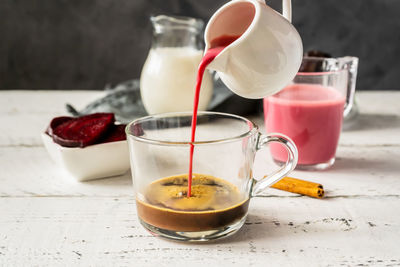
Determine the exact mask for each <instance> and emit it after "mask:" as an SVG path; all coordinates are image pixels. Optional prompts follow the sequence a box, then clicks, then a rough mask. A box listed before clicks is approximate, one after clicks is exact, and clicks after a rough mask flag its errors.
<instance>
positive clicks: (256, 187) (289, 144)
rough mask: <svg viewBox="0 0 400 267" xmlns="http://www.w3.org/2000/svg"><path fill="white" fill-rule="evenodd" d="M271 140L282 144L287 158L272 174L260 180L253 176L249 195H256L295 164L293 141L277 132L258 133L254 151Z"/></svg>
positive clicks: (280, 177) (290, 169)
mask: <svg viewBox="0 0 400 267" xmlns="http://www.w3.org/2000/svg"><path fill="white" fill-rule="evenodd" d="M271 142H276V143H280V144H282V145H283V146H284V147H285V148H286V151H287V152H288V159H287V161H286V163H285V165H283V166H282V167H281V168H280V169H279V170H276V171H275V172H273V173H272V174H270V175H268V176H265V177H264V178H262V179H261V180H255V179H254V178H253V185H252V190H251V196H253V197H254V196H257V195H259V194H260V193H261V192H262V191H264V190H265V189H266V188H267V187H268V186H270V185H272V184H274V183H276V182H278V181H279V180H280V179H282V178H283V177H285V176H287V175H288V174H289V172H291V171H292V170H293V169H294V168H295V167H296V164H297V148H296V145H295V144H294V142H293V141H292V140H291V139H290V138H289V137H287V136H285V135H283V134H278V133H271V134H268V135H263V134H259V137H258V142H257V147H256V151H258V150H260V149H261V148H263V147H265V146H267V145H268V144H269V143H271Z"/></svg>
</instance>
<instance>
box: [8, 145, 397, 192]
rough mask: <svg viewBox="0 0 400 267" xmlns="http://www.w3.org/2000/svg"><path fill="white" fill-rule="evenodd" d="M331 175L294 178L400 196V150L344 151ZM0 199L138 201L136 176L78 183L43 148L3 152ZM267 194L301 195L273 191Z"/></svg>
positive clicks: (265, 157)
mask: <svg viewBox="0 0 400 267" xmlns="http://www.w3.org/2000/svg"><path fill="white" fill-rule="evenodd" d="M337 156H338V160H337V162H336V164H335V165H334V166H333V167H332V168H331V169H329V170H326V171H320V172H305V171H295V172H293V173H292V174H291V176H293V177H297V178H300V179H304V180H310V181H314V182H318V183H321V184H323V185H324V187H325V189H326V195H327V196H328V197H329V196H352V195H354V196H358V195H362V196H387V195H400V193H399V192H400V182H399V181H400V162H399V159H400V147H397V148H393V147H382V148H376V147H359V148H357V149H354V148H353V147H340V148H339V150H338V152H337ZM269 158H270V156H269V152H268V150H267V149H266V150H262V151H260V154H259V155H258V156H257V157H256V163H255V170H254V175H255V177H257V178H258V177H261V176H263V175H266V174H268V173H271V172H272V170H273V169H275V168H277V166H276V165H275V164H274V163H272V162H271V161H270V159H269ZM0 184H1V186H0V196H3V197H4V196H116V197H118V196H132V193H133V189H132V185H131V178H130V174H129V173H127V174H126V175H124V176H119V177H114V178H108V179H101V180H95V181H91V182H86V183H78V182H75V181H74V180H72V179H71V178H69V176H68V175H66V174H64V173H63V171H62V170H61V169H59V168H58V167H57V166H56V165H55V164H54V163H53V162H52V161H51V159H50V158H49V156H48V155H47V152H46V151H45V149H44V148H43V147H0ZM265 194H266V195H278V196H296V195H294V194H291V193H286V192H281V191H279V190H276V189H268V190H267V191H266V192H265Z"/></svg>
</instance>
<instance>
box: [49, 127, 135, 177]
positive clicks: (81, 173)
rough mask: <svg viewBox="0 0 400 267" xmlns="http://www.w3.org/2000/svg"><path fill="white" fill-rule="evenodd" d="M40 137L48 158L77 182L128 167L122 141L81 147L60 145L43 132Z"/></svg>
mask: <svg viewBox="0 0 400 267" xmlns="http://www.w3.org/2000/svg"><path fill="white" fill-rule="evenodd" d="M42 140H43V143H44V146H45V147H46V149H47V152H48V153H49V154H50V157H51V158H52V159H53V160H54V161H55V162H56V163H57V165H59V166H60V167H61V168H62V169H64V170H65V171H66V172H67V173H68V174H69V175H70V176H72V177H73V178H74V179H76V180H77V181H88V180H93V179H98V178H105V177H110V176H116V175H121V174H124V173H126V172H127V171H128V170H129V168H130V166H129V152H128V143H127V141H126V140H124V141H117V142H109V143H104V144H96V145H91V146H87V147H84V148H80V147H63V146H60V145H59V144H56V143H54V142H53V139H52V138H51V137H50V136H49V135H47V134H46V133H42Z"/></svg>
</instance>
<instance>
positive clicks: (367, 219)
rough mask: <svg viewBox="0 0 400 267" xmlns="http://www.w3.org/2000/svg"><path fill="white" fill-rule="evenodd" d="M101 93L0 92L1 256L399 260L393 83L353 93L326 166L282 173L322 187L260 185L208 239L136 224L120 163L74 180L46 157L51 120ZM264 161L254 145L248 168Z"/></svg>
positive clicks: (399, 119)
mask: <svg viewBox="0 0 400 267" xmlns="http://www.w3.org/2000/svg"><path fill="white" fill-rule="evenodd" d="M101 95H102V92H88V91H74V92H71V91H57V92H52V91H37V92H30V91H6V92H0V215H1V216H0V266H205V265H210V266H216V265H218V266H400V245H399V239H400V212H399V210H400V105H398V103H399V102H400V92H399V93H396V92H378V91H376V92H361V93H359V94H358V104H359V107H360V112H361V113H360V115H359V117H358V120H357V121H356V122H355V123H354V125H353V127H352V128H351V129H350V130H347V131H344V132H343V133H342V136H341V139H340V145H339V148H338V151H337V161H336V163H335V165H334V166H333V167H332V168H331V169H329V170H327V171H324V172H304V171H295V172H293V173H292V175H291V176H293V177H298V178H301V179H306V180H310V181H315V182H318V183H321V184H323V185H324V188H325V189H326V198H324V199H322V200H319V199H311V198H308V197H302V196H298V195H295V194H291V193H287V192H281V191H278V190H276V189H268V190H266V191H265V192H264V196H263V197H258V198H254V199H252V201H251V204H250V210H249V216H248V219H247V221H246V224H245V225H244V227H243V228H242V229H241V230H240V231H239V232H238V233H237V234H236V235H234V236H232V237H229V238H227V239H224V240H221V241H217V242H213V243H208V244H184V243H177V242H170V241H166V240H164V239H160V238H157V237H154V236H152V235H151V234H149V233H148V232H146V231H145V230H144V228H143V227H142V226H141V225H140V223H139V221H138V219H137V215H136V208H135V203H134V197H133V189H132V182H131V178H130V173H127V174H125V175H122V176H118V177H113V178H109V179H101V180H95V181H91V182H86V183H78V182H75V181H73V180H72V179H71V178H70V177H68V176H67V175H66V174H64V173H63V172H62V170H60V169H59V168H58V167H57V166H55V165H54V163H53V162H52V161H51V160H50V158H49V156H48V154H47V152H46V151H45V149H44V147H43V146H42V143H41V139H40V133H41V132H42V131H43V130H44V129H45V128H46V125H47V124H48V122H49V120H50V119H51V118H52V117H54V116H58V115H63V114H65V109H64V104H65V103H66V102H69V103H71V104H74V105H75V106H77V107H82V106H84V105H85V104H86V103H88V102H89V101H91V100H93V99H95V98H97V97H99V96H101ZM251 119H253V120H254V121H256V122H257V123H258V124H260V125H261V126H262V118H261V116H259V117H253V118H251ZM274 168H276V166H275V165H273V164H272V163H271V160H270V158H269V153H268V150H263V151H261V152H260V153H259V155H257V157H256V163H255V170H254V175H255V177H261V176H262V175H265V174H267V173H269V172H271V171H272V170H273V169H274Z"/></svg>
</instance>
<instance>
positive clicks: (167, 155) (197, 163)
mask: <svg viewBox="0 0 400 267" xmlns="http://www.w3.org/2000/svg"><path fill="white" fill-rule="evenodd" d="M191 120H192V114H191V113H167V114H160V115H154V116H148V117H144V118H141V119H137V120H135V121H133V122H131V123H130V124H128V126H127V128H126V133H127V139H128V143H129V152H130V160H131V170H132V180H133V186H134V190H135V197H136V207H137V212H138V217H139V220H140V222H141V224H142V225H143V226H144V227H145V228H146V229H147V230H148V231H150V232H151V233H152V234H154V235H156V236H161V237H166V238H169V239H174V240H181V241H208V240H212V239H217V238H221V237H225V236H228V235H231V234H233V233H235V232H236V231H237V230H239V229H240V227H241V226H242V225H243V224H244V222H245V220H246V216H247V211H248V204H249V200H250V198H251V197H253V196H257V195H258V194H260V193H261V192H262V191H263V190H264V189H265V188H267V187H268V186H269V185H271V184H273V183H275V182H277V181H278V180H280V179H281V178H283V177H285V176H286V175H287V174H288V173H289V172H290V171H291V170H293V169H294V168H295V166H296V162H297V149H296V147H295V145H294V144H293V142H292V141H291V140H290V139H288V138H287V137H285V136H283V135H281V134H268V135H263V134H261V133H260V132H259V131H258V127H257V126H256V125H255V124H253V123H252V122H251V121H249V120H247V119H245V118H243V117H239V116H236V115H230V114H225V113H217V112H199V114H198V119H197V130H196V142H194V143H193V145H194V159H193V173H194V175H193V182H192V187H191V188H192V195H191V197H187V173H188V169H189V151H190V146H191V144H192V143H191V142H190V131H191ZM269 143H278V144H280V145H283V147H285V148H286V150H287V154H288V157H287V158H288V159H287V161H286V162H285V163H284V164H283V166H281V167H280V169H278V170H277V171H275V172H273V173H272V174H270V175H268V176H267V177H265V178H261V179H254V178H253V176H252V169H253V162H254V158H255V154H256V152H257V151H258V150H260V149H261V148H263V147H265V146H266V145H267V144H269Z"/></svg>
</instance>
